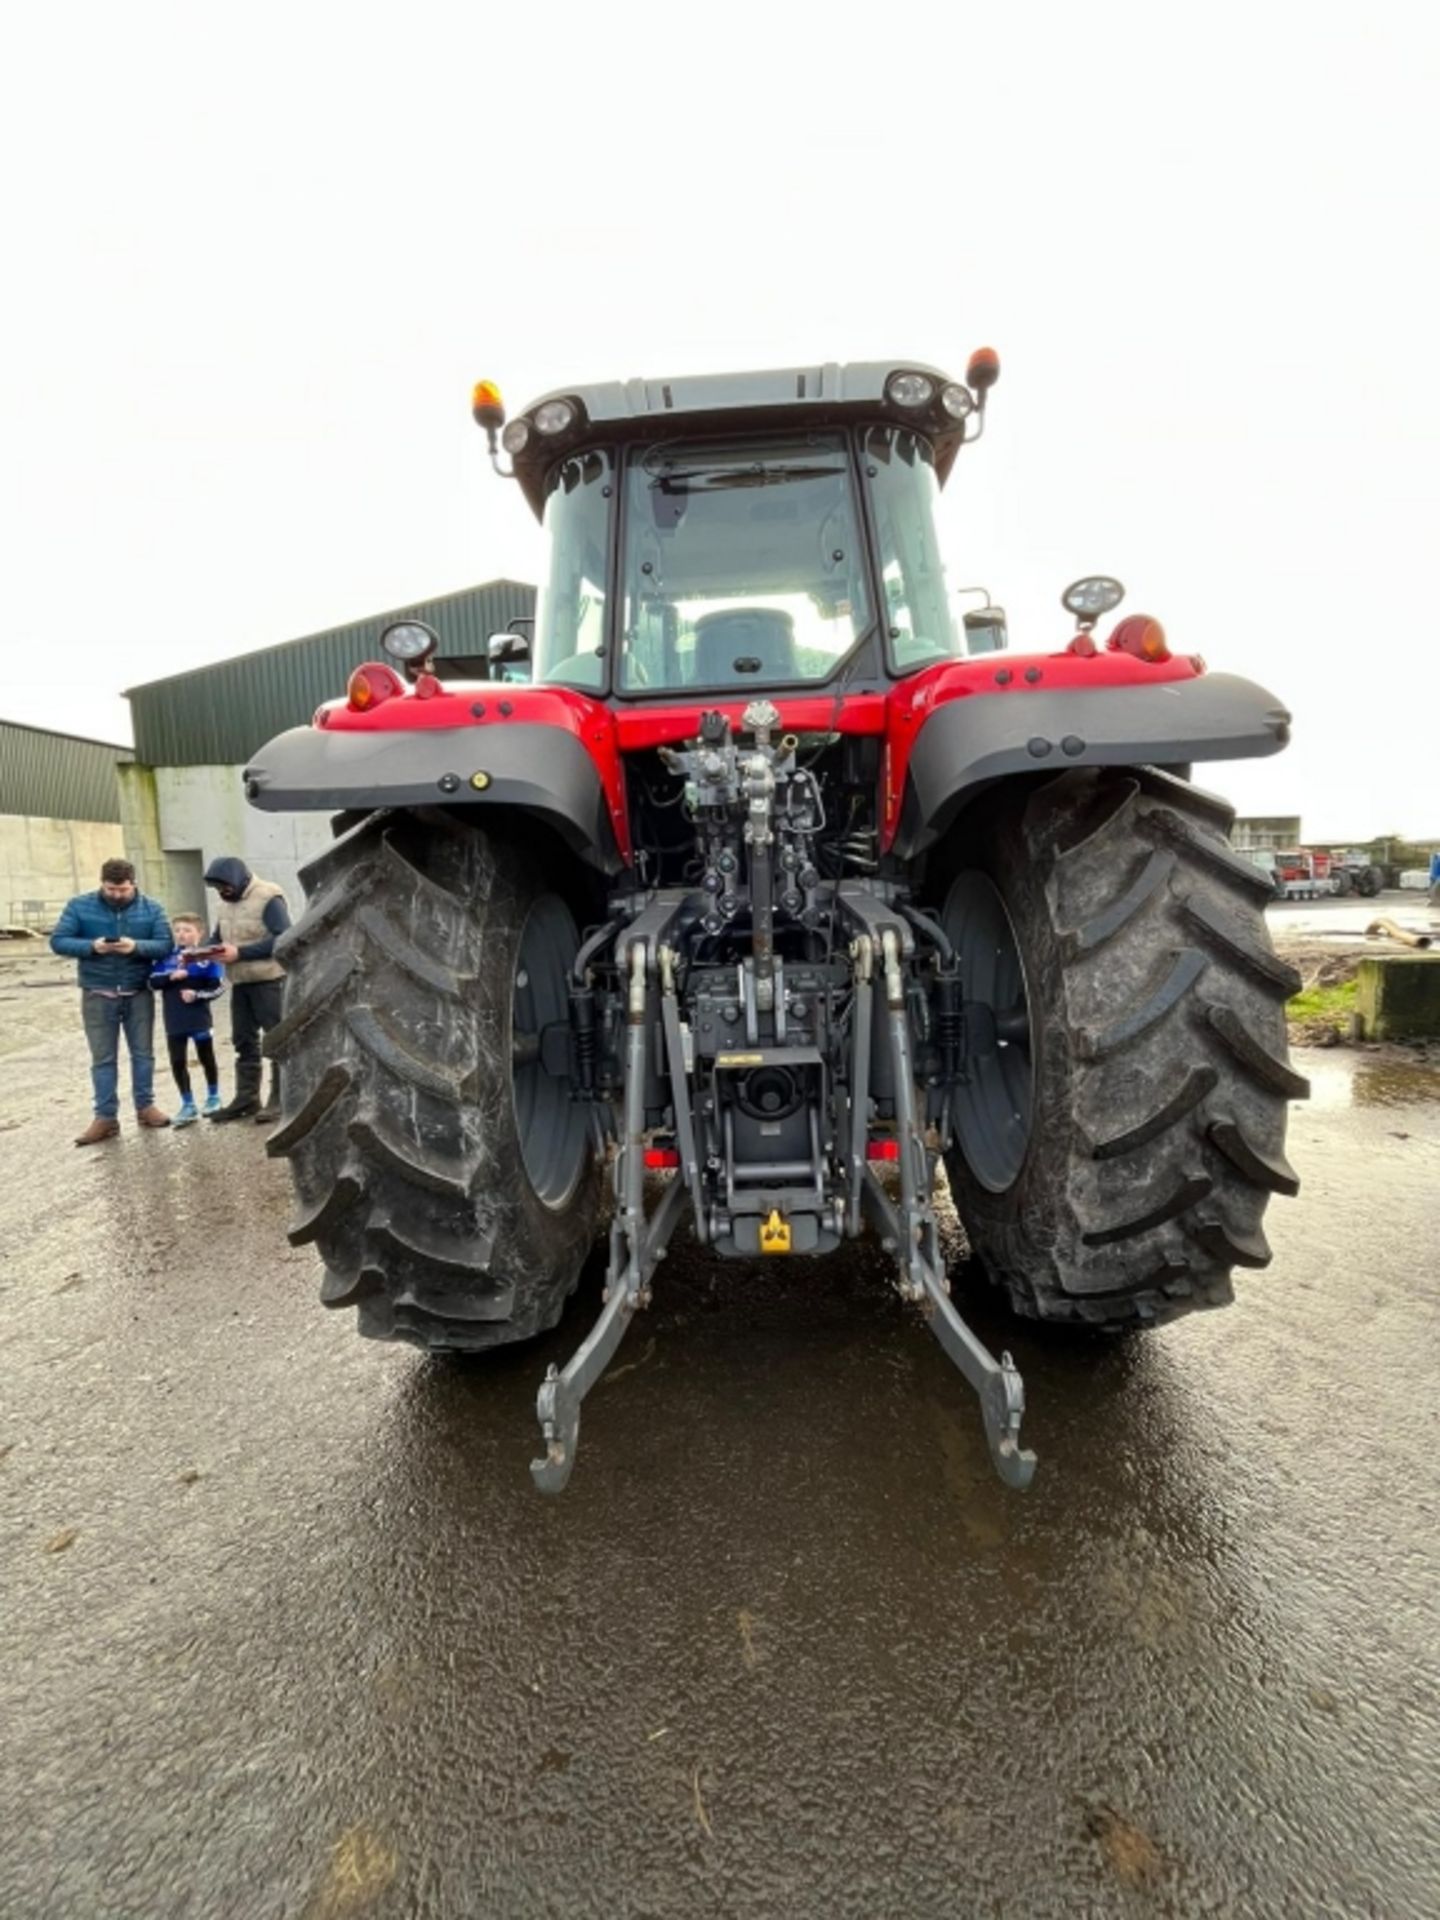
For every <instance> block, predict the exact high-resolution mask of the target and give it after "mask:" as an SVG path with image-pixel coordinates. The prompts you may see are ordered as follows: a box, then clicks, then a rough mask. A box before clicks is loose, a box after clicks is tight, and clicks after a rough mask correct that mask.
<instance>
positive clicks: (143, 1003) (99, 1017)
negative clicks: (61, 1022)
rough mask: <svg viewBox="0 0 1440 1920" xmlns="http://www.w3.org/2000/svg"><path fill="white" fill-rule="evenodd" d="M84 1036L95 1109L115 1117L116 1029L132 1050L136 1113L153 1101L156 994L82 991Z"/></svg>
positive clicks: (117, 1088) (117, 1097)
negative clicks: (114, 994)
mask: <svg viewBox="0 0 1440 1920" xmlns="http://www.w3.org/2000/svg"><path fill="white" fill-rule="evenodd" d="M80 1005H81V1010H82V1012H83V1014H84V1018H85V1038H86V1039H87V1040H88V1041H89V1042H90V1078H91V1080H92V1081H93V1083H94V1086H95V1111H96V1113H97V1114H98V1115H99V1116H100V1118H101V1119H102V1120H113V1119H114V1118H115V1117H116V1115H117V1114H118V1113H119V1111H120V1033H121V1029H122V1028H123V1029H124V1033H125V1044H126V1045H127V1046H128V1047H129V1049H130V1089H131V1092H132V1093H133V1094H134V1096H135V1111H136V1112H137V1113H138V1112H139V1111H140V1109H141V1108H142V1107H150V1106H153V1105H154V1104H155V1054H154V1041H153V1035H154V1031H155V996H154V994H152V993H151V992H149V991H148V989H145V988H142V989H141V991H140V992H139V993H132V994H129V995H127V996H126V997H125V998H124V999H123V1000H108V999H107V998H106V997H105V995H104V994H103V993H82V994H81V995H80Z"/></svg>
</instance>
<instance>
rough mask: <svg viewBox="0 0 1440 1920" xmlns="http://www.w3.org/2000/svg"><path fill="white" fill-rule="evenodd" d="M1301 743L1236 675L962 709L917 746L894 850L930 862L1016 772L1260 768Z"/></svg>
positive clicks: (1040, 695)
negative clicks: (983, 793)
mask: <svg viewBox="0 0 1440 1920" xmlns="http://www.w3.org/2000/svg"><path fill="white" fill-rule="evenodd" d="M1289 738H1290V715H1289V713H1288V712H1287V711H1286V709H1285V708H1284V707H1283V706H1281V704H1280V702H1279V701H1278V700H1277V699H1276V698H1275V696H1274V694H1272V693H1267V692H1266V690H1265V688H1264V687H1259V686H1256V684H1255V682H1254V681H1253V680H1242V679H1240V678H1239V677H1238V676H1237V675H1235V674H1230V673H1211V674H1204V675H1202V676H1201V677H1200V678H1198V679H1195V680H1165V681H1161V682H1159V683H1158V684H1156V685H1154V686H1148V687H1146V686H1129V687H1096V688H1095V689H1094V690H1093V691H1089V692H1087V691H1085V690H1083V689H1081V690H1078V691H1071V690H1068V689H1067V690H1065V691H1063V692H1061V691H1056V692H1048V691H1041V690H1039V689H1036V690H1035V691H1033V692H1032V691H1030V690H1029V689H1028V688H1027V689H1024V690H1021V689H1018V688H1017V689H1016V690H1015V691H1014V692H1010V693H998V694H983V695H979V696H977V697H975V698H972V699H969V700H953V701H950V702H948V703H947V704H946V705H945V706H943V707H940V708H938V709H937V710H936V712H934V713H933V714H931V716H930V718H929V719H928V720H927V721H926V722H925V724H924V726H923V727H922V728H921V730H920V736H919V738H918V739H917V741H916V742H915V746H914V749H913V751H912V753H911V756H910V765H909V768H908V771H907V774H906V781H905V795H904V799H903V801H902V804H901V813H900V826H899V829H898V831H897V833H896V837H895V847H894V851H895V852H896V853H898V854H899V855H900V856H901V858H902V859H909V858H911V857H912V856H914V855H915V854H917V853H923V852H924V850H925V849H926V848H927V847H928V846H930V845H932V844H933V843H934V842H935V841H936V840H938V839H939V838H940V837H941V835H942V834H944V833H945V831H946V829H947V828H948V827H949V826H950V824H951V823H952V821H953V820H954V819H955V817H956V816H957V814H959V812H960V811H961V809H962V808H963V807H964V806H966V805H967V804H968V802H969V801H971V800H973V799H974V798H975V796H976V794H977V793H978V792H979V791H980V790H981V789H982V788H984V787H987V786H990V785H992V784H993V783H994V782H995V781H997V780H1003V779H1005V778H1007V777H1008V776H1011V775H1014V774H1035V773H1049V772H1054V773H1059V772H1061V771H1062V770H1063V769H1064V768H1066V767H1125V766H1152V767H1166V766H1168V767H1188V766H1189V765H1190V764H1191V763H1192V762H1194V761H1196V760H1248V759H1252V758H1254V757H1255V756H1257V755H1260V754H1267V753H1278V752H1279V751H1280V749H1281V748H1282V747H1283V746H1284V745H1285V744H1286V742H1287V741H1288V740H1289Z"/></svg>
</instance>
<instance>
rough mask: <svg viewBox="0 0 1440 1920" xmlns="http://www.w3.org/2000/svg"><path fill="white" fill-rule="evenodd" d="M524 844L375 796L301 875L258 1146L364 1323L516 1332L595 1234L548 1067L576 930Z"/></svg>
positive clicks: (593, 1193)
mask: <svg viewBox="0 0 1440 1920" xmlns="http://www.w3.org/2000/svg"><path fill="white" fill-rule="evenodd" d="M535 864H536V863H535V862H534V861H533V860H531V861H529V862H527V861H526V860H525V859H523V858H522V857H521V856H520V854H519V853H518V852H517V851H516V850H515V849H514V848H513V847H510V846H507V845H505V844H503V843H501V842H498V841H497V840H495V839H493V838H492V837H491V836H490V835H489V834H487V833H486V832H484V831H483V830H481V829H478V828H472V827H467V826H464V825H463V824H460V823H459V822H457V821H456V820H455V819H454V818H453V817H451V816H449V815H446V814H444V813H440V812H435V813H424V812H417V813H404V812H399V813H376V814H373V815H371V816H369V817H368V818H367V819H365V820H364V821H363V822H362V823H361V824H360V825H358V826H353V827H352V828H351V830H350V831H348V832H346V833H345V835H344V837H343V838H342V839H340V840H338V841H337V842H336V843H335V845H334V846H333V847H331V848H329V849H327V850H326V852H325V853H323V854H321V855H320V857H319V858H318V859H317V860H315V861H314V862H312V864H311V865H310V866H309V867H307V868H306V869H305V870H304V871H303V872H302V874H301V876H300V877H301V881H302V883H303V884H304V887H305V892H306V897H307V904H306V909H305V913H304V916H303V918H302V919H301V920H300V921H299V922H298V924H297V925H296V926H295V927H294V928H292V929H291V931H290V932H289V933H287V934H285V935H284V936H283V937H282V941H281V942H280V943H279V944H278V945H277V948H276V953H277V956H278V957H279V958H280V959H282V960H283V961H284V963H285V967H286V973H287V981H286V996H285V1011H284V1017H283V1019H282V1020H281V1022H280V1025H279V1026H278V1027H276V1028H275V1029H274V1030H273V1031H272V1032H271V1033H270V1034H269V1035H268V1036H267V1038H266V1052H267V1053H269V1054H270V1055H271V1057H272V1058H273V1059H276V1060H278V1061H281V1062H282V1063H283V1066H284V1072H283V1074H282V1076H281V1085H282V1088H283V1091H284V1108H283V1114H282V1124H281V1127H280V1130H279V1132H278V1133H277V1134H275V1135H274V1136H273V1137H272V1138H271V1140H270V1141H269V1142H268V1149H267V1150H268V1151H269V1153H270V1154H271V1155H272V1156H275V1157H277V1158H285V1159H288V1160H289V1161H290V1167H291V1173H292V1175H293V1177H294V1183H295V1193H296V1200H297V1207H298V1211H297V1215H296V1219H295V1221H294V1224H293V1225H292V1226H291V1228H290V1236H289V1237H290V1240H291V1243H292V1244H293V1245H296V1246H301V1245H306V1244H309V1243H311V1242H313V1243H314V1244H315V1246H316V1247H317V1248H318V1250H319V1252H320V1255H321V1258H322V1259H323V1260H324V1263H325V1278H324V1281H323V1284H322V1286H321V1296H320V1297H321V1299H322V1300H323V1301H324V1302H325V1304H326V1305H327V1306H331V1307H351V1306H353V1307H354V1308H355V1309H356V1313H357V1316H358V1321H359V1329H360V1332H361V1333H362V1334H366V1335H368V1336H370V1337H371V1338H373V1339H379V1340H405V1341H409V1342H410V1343H412V1344H413V1345H416V1346H420V1347H426V1348H430V1349H462V1350H475V1349H479V1348H484V1347H494V1346H502V1345H506V1344H508V1343H510V1342H512V1341H516V1340H525V1339H528V1338H530V1337H531V1336H532V1335H534V1334H537V1333H539V1332H541V1331H542V1330H543V1329H545V1328H546V1327H551V1326H553V1325H554V1324H555V1322H556V1321H557V1320H558V1319H559V1317H560V1313H561V1311H562V1309H563V1307H564V1304H565V1300H566V1297H567V1296H568V1295H569V1294H570V1293H571V1292H572V1291H573V1290H574V1287H575V1284H576V1281H577V1279H578V1278H579V1274H580V1269H581V1266H582V1264H583V1262H584V1260H585V1257H586V1255H587V1254H588V1253H589V1251H590V1248H591V1245H592V1242H593V1240H594V1237H595V1230H596V1221H597V1217H598V1212H599V1199H600V1172H599V1164H598V1160H597V1157H596V1154H595V1150H594V1147H593V1145H592V1140H591V1134H590V1129H589V1125H588V1122H587V1118H586V1113H585V1109H584V1108H583V1107H581V1106H579V1105H577V1104H575V1103H573V1102H572V1101H571V1099H570V1090H569V1079H568V1074H566V1073H553V1072H550V1071H547V1060H548V1063H549V1065H550V1066H554V1065H555V1064H556V1056H557V1053H558V1054H560V1055H561V1056H562V1057H563V1053H564V1049H563V1048H557V1047H556V1046H555V1045H554V1038H555V1034H554V1030H555V1028H556V1027H557V1026H563V1024H564V1023H565V1022H566V1021H567V1018H568V999H567V991H566V978H565V977H566V973H567V971H568V969H569V966H570V963H571V961H572V959H573V957H574V955H575V952H576V949H577V947H578V944H579V938H578V934H577V932H576V927H575V922H574V919H573V917H572V916H571V913H570V911H569V908H568V907H567V906H566V905H565V903H564V901H563V900H562V899H561V898H560V897H559V895H557V894H555V893H550V892H547V891H545V889H544V881H543V879H542V878H541V877H540V876H538V875H537V874H536V872H535V871H534V869H535ZM547 1027H548V1028H550V1029H551V1030H552V1036H551V1044H550V1046H549V1047H548V1048H547V1047H546V1046H544V1045H542V1036H543V1034H544V1031H545V1029H546V1028H547Z"/></svg>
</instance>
